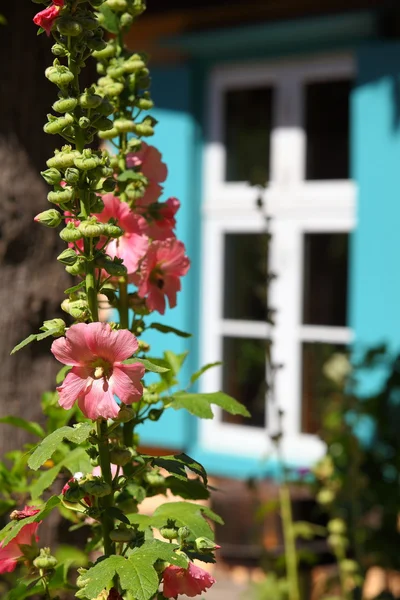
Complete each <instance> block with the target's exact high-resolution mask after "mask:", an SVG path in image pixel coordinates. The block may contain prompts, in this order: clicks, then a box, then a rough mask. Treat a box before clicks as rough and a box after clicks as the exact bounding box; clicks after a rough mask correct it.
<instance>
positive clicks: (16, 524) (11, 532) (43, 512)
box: [0, 496, 61, 546]
mask: <svg viewBox="0 0 400 600" xmlns="http://www.w3.org/2000/svg"><path fill="white" fill-rule="evenodd" d="M60 502H61V500H60V498H59V497H58V496H52V497H51V498H49V499H48V500H47V502H46V504H44V505H43V506H42V507H41V508H40V510H39V512H38V513H36V515H32V517H27V518H26V519H21V520H20V521H11V522H10V523H8V524H7V525H6V526H5V527H4V528H3V529H2V530H1V531H0V542H3V546H7V544H9V543H10V542H11V540H13V539H14V538H15V537H16V536H17V535H18V533H19V532H20V531H21V529H22V528H23V527H25V525H29V524H31V523H39V522H40V521H43V519H45V518H46V517H47V515H48V514H50V513H51V511H52V510H53V509H54V508H55V507H56V506H58V505H59V504H60Z"/></svg>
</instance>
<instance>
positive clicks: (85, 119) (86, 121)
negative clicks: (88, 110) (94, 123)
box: [78, 117, 90, 129]
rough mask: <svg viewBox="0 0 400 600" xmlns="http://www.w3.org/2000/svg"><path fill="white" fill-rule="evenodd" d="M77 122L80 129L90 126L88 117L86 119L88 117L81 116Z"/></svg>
mask: <svg viewBox="0 0 400 600" xmlns="http://www.w3.org/2000/svg"><path fill="white" fill-rule="evenodd" d="M78 123H79V127H80V128H81V129H87V128H88V127H90V119H88V117H81V118H80V119H79V121H78Z"/></svg>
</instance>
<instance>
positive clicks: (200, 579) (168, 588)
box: [163, 563, 215, 598]
mask: <svg viewBox="0 0 400 600" xmlns="http://www.w3.org/2000/svg"><path fill="white" fill-rule="evenodd" d="M163 577H164V586H163V594H164V596H165V597H166V598H177V597H178V595H179V594H186V596H189V597H190V598H194V596H198V595H199V594H201V593H202V592H206V591H207V589H208V588H210V587H211V586H212V585H213V584H214V583H215V579H214V578H213V577H211V575H210V574H209V573H207V571H204V569H201V568H200V567H196V565H194V564H193V563H189V567H188V568H187V569H183V568H182V567H176V566H175V565H170V566H169V567H167V568H166V569H165V571H164V573H163Z"/></svg>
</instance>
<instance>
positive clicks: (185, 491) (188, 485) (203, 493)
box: [165, 475, 210, 500]
mask: <svg viewBox="0 0 400 600" xmlns="http://www.w3.org/2000/svg"><path fill="white" fill-rule="evenodd" d="M165 483H166V486H167V488H169V490H170V491H171V493H172V494H173V495H174V496H179V497H180V498H184V499H185V500H207V499H208V498H209V497H210V492H209V491H208V489H207V488H206V487H205V486H204V484H203V483H202V482H201V481H200V479H198V478H197V477H196V479H188V480H187V481H182V479H178V478H177V477H174V476H173V475H170V476H169V477H167V478H166V480H165Z"/></svg>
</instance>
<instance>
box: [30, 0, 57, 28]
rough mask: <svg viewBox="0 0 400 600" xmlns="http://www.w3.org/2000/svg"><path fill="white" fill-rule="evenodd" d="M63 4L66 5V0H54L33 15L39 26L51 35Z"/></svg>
mask: <svg viewBox="0 0 400 600" xmlns="http://www.w3.org/2000/svg"><path fill="white" fill-rule="evenodd" d="M62 6H64V0H53V3H52V4H50V6H48V7H47V8H45V9H44V10H41V11H40V12H38V13H37V14H36V15H35V16H34V17H33V22H34V23H35V25H37V26H38V27H42V28H43V29H44V30H45V32H46V33H47V35H50V31H51V30H52V28H53V24H54V21H55V20H56V18H57V17H58V13H59V12H60V8H61V7H62Z"/></svg>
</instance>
